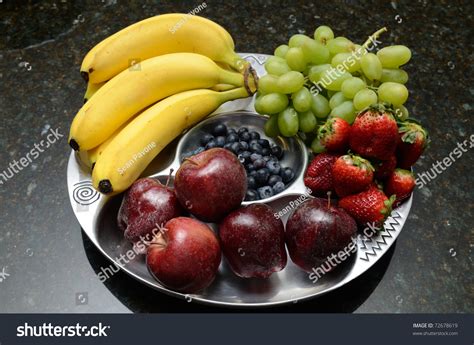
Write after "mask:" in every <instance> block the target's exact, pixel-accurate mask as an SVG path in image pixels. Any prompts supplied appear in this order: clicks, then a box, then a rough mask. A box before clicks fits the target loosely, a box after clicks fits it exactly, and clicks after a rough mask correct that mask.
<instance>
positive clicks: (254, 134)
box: [249, 131, 260, 140]
mask: <svg viewBox="0 0 474 345" xmlns="http://www.w3.org/2000/svg"><path fill="white" fill-rule="evenodd" d="M249 134H250V139H252V140H253V139H255V140H258V139H260V134H258V133H257V132H255V131H252V132H250V133H249Z"/></svg>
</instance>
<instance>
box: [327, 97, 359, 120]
mask: <svg viewBox="0 0 474 345" xmlns="http://www.w3.org/2000/svg"><path fill="white" fill-rule="evenodd" d="M329 116H331V117H340V118H341V119H343V120H346V121H347V122H349V124H352V123H353V122H354V120H355V118H356V110H355V108H354V105H353V104H352V101H345V102H343V103H341V104H339V105H338V106H337V107H335V108H334V109H333V110H331V114H329Z"/></svg>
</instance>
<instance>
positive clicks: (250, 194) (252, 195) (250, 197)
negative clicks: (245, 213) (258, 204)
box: [245, 189, 258, 201]
mask: <svg viewBox="0 0 474 345" xmlns="http://www.w3.org/2000/svg"><path fill="white" fill-rule="evenodd" d="M245 200H246V201H254V200H258V194H257V192H256V191H254V190H253V189H247V193H245Z"/></svg>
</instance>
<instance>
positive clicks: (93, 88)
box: [84, 82, 106, 103]
mask: <svg viewBox="0 0 474 345" xmlns="http://www.w3.org/2000/svg"><path fill="white" fill-rule="evenodd" d="M105 83H106V82H103V83H98V84H93V83H91V82H88V83H87V89H86V93H85V94H84V103H86V102H87V101H88V100H89V99H91V97H92V96H94V94H95V93H96V92H97V91H98V90H99V89H100V88H101V87H102V86H103V85H104V84H105Z"/></svg>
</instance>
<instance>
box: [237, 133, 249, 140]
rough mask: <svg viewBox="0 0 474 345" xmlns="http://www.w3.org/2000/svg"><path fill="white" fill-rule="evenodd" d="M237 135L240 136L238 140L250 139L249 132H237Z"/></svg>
mask: <svg viewBox="0 0 474 345" xmlns="http://www.w3.org/2000/svg"><path fill="white" fill-rule="evenodd" d="M239 137H240V140H243V141H246V142H249V141H250V134H249V132H243V133H239Z"/></svg>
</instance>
